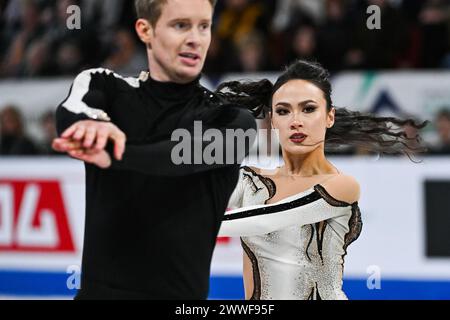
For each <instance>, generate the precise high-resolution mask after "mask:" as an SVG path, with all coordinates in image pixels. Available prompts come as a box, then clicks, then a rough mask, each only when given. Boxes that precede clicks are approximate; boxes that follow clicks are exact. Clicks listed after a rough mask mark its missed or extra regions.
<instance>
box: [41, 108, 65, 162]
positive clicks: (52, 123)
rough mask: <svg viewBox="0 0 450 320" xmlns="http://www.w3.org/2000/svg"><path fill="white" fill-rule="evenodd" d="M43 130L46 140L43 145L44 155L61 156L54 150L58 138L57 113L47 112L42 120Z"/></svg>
mask: <svg viewBox="0 0 450 320" xmlns="http://www.w3.org/2000/svg"><path fill="white" fill-rule="evenodd" d="M41 128H42V132H43V134H44V140H43V142H42V145H41V150H42V153H43V154H45V155H61V154H60V153H58V152H56V151H55V150H53V148H52V142H53V140H54V139H56V138H57V133H56V120H55V113H54V112H53V111H52V110H51V111H47V112H46V113H44V115H43V116H42V118H41Z"/></svg>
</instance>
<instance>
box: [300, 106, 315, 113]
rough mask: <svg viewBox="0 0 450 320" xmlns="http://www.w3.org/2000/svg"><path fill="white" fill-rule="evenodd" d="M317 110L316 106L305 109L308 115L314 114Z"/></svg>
mask: <svg viewBox="0 0 450 320" xmlns="http://www.w3.org/2000/svg"><path fill="white" fill-rule="evenodd" d="M316 109H317V108H316V107H314V106H306V107H305V109H303V111H304V112H306V113H311V112H314V111H315V110H316Z"/></svg>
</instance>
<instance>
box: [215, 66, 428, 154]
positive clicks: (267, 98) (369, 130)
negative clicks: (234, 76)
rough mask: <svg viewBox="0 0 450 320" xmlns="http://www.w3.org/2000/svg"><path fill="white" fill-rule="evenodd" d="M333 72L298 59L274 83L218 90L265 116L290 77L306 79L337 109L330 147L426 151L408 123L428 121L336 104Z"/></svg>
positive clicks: (414, 125) (413, 125)
mask: <svg viewBox="0 0 450 320" xmlns="http://www.w3.org/2000/svg"><path fill="white" fill-rule="evenodd" d="M329 79H330V74H329V72H328V71H327V70H326V69H324V68H323V67H322V66H321V65H320V64H319V63H317V62H310V61H304V60H297V61H296V62H294V63H293V64H291V65H290V66H289V67H288V68H287V69H286V70H285V71H284V72H283V74H282V75H281V76H280V77H279V78H278V79H277V81H276V83H275V84H272V83H271V82H270V81H269V80H266V79H264V80H261V81H255V82H239V81H231V82H226V83H223V84H221V85H220V86H219V87H218V88H217V91H216V92H217V94H219V95H221V96H222V97H223V98H225V99H226V100H228V101H229V102H230V103H236V104H238V105H242V106H245V107H246V108H248V109H250V110H251V111H252V113H253V114H254V115H255V117H257V118H259V119H263V118H265V117H266V115H267V114H268V112H270V111H271V109H272V97H273V95H274V93H275V92H277V91H278V89H280V88H281V87H282V86H283V85H284V84H285V83H287V82H289V81H290V80H306V81H308V82H310V83H312V84H314V85H315V86H317V87H318V88H319V89H321V90H322V91H323V93H324V97H325V100H326V102H327V110H328V111H330V110H331V109H332V108H335V109H336V115H335V124H334V126H333V127H332V128H330V129H328V130H327V133H326V137H325V144H326V146H327V148H332V149H333V148H336V147H340V146H353V147H358V148H362V149H365V150H368V151H372V152H376V153H384V154H393V155H394V154H406V155H407V156H408V157H410V159H411V155H412V154H414V153H416V152H424V151H426V148H425V147H424V146H423V145H422V143H421V138H420V135H419V134H416V136H414V137H408V135H407V133H406V132H405V127H406V126H410V127H411V128H413V129H414V130H420V129H422V128H424V127H425V126H426V125H427V122H423V123H418V122H416V121H415V120H413V119H398V118H394V117H377V116H374V115H372V114H368V113H361V112H356V111H350V110H348V109H346V108H338V107H335V106H333V102H332V100H331V92H332V88H331V83H330V80H329Z"/></svg>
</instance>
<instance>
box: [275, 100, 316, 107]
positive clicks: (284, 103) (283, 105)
mask: <svg viewBox="0 0 450 320" xmlns="http://www.w3.org/2000/svg"><path fill="white" fill-rule="evenodd" d="M311 102H312V103H315V104H317V102H316V101H314V100H312V99H308V100H305V101H301V102H299V103H298V105H299V106H304V105H306V104H308V103H311ZM278 105H279V106H282V107H291V104H290V103H287V102H283V101H281V102H278V103H277V104H276V105H275V106H278Z"/></svg>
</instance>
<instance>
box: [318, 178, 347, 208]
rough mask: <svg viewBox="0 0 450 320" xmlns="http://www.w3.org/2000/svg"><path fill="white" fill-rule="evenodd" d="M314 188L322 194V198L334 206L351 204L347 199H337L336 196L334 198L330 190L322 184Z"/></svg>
mask: <svg viewBox="0 0 450 320" xmlns="http://www.w3.org/2000/svg"><path fill="white" fill-rule="evenodd" d="M314 190H316V191H317V192H318V193H319V194H320V195H321V196H322V198H323V199H324V200H325V201H326V202H328V204H329V205H331V206H333V207H350V206H351V204H350V203H348V202H345V201H341V200H337V199H336V198H334V197H333V196H332V195H330V194H329V193H328V191H327V190H326V189H325V188H324V187H322V186H321V185H320V184H318V185H316V186H315V187H314Z"/></svg>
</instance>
